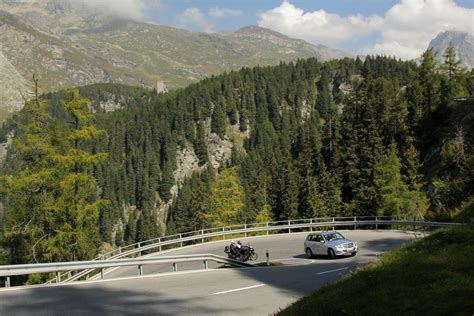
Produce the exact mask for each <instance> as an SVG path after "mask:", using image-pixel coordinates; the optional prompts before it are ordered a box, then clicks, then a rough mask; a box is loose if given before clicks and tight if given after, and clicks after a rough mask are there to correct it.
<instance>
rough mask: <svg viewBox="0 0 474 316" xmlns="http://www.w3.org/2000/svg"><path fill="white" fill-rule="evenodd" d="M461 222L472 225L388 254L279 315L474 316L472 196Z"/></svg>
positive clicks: (444, 231)
mask: <svg viewBox="0 0 474 316" xmlns="http://www.w3.org/2000/svg"><path fill="white" fill-rule="evenodd" d="M455 219H456V218H455ZM461 219H462V220H464V221H465V222H470V225H466V226H464V227H459V228H450V229H442V230H439V231H437V232H435V233H434V234H432V235H430V236H429V237H426V238H424V239H423V240H420V241H417V242H414V243H411V244H409V245H406V246H403V247H402V248H400V249H398V250H394V251H391V252H389V253H387V254H386V255H384V256H383V257H382V258H381V260H380V261H378V262H375V263H372V264H370V265H368V266H367V267H365V268H363V269H362V270H359V271H357V272H355V273H353V274H352V275H349V276H347V277H345V278H343V279H341V280H340V281H338V282H336V283H334V284H331V285H328V286H326V287H324V288H322V289H320V290H318V291H316V292H314V293H313V294H311V295H310V296H308V297H305V298H303V299H301V300H299V301H298V302H296V303H294V304H293V305H291V306H289V307H288V308H286V309H285V310H283V311H281V312H280V313H279V314H278V315H282V316H285V315H473V314H474V224H473V223H472V221H473V219H474V198H472V199H470V200H469V202H467V203H466V204H465V207H464V211H463V212H462V216H459V217H458V220H461Z"/></svg>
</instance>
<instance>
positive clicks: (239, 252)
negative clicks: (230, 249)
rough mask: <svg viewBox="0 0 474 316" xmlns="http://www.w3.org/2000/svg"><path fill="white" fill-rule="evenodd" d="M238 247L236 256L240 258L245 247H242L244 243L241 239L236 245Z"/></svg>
mask: <svg viewBox="0 0 474 316" xmlns="http://www.w3.org/2000/svg"><path fill="white" fill-rule="evenodd" d="M235 248H236V253H237V255H236V257H237V258H239V257H241V256H242V255H243V249H242V243H241V242H240V240H239V241H237V246H236V247H235Z"/></svg>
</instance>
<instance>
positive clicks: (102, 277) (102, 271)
mask: <svg viewBox="0 0 474 316" xmlns="http://www.w3.org/2000/svg"><path fill="white" fill-rule="evenodd" d="M100 278H101V279H102V280H103V279H104V268H102V269H100Z"/></svg>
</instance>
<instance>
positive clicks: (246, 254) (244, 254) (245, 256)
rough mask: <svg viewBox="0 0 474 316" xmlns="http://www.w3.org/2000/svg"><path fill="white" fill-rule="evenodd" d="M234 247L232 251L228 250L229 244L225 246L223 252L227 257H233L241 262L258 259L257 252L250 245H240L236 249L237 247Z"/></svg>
mask: <svg viewBox="0 0 474 316" xmlns="http://www.w3.org/2000/svg"><path fill="white" fill-rule="evenodd" d="M234 249H235V250H234V251H233V252H232V251H230V247H229V246H225V248H224V252H225V253H226V254H227V257H228V258H229V259H234V260H238V261H241V262H245V261H248V260H257V259H258V254H257V253H256V252H255V249H254V248H253V247H252V246H250V245H247V246H242V247H241V248H240V249H238V248H237V247H236V248H234Z"/></svg>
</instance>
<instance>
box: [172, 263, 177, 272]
mask: <svg viewBox="0 0 474 316" xmlns="http://www.w3.org/2000/svg"><path fill="white" fill-rule="evenodd" d="M173 272H178V264H177V263H176V262H174V263H173Z"/></svg>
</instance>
